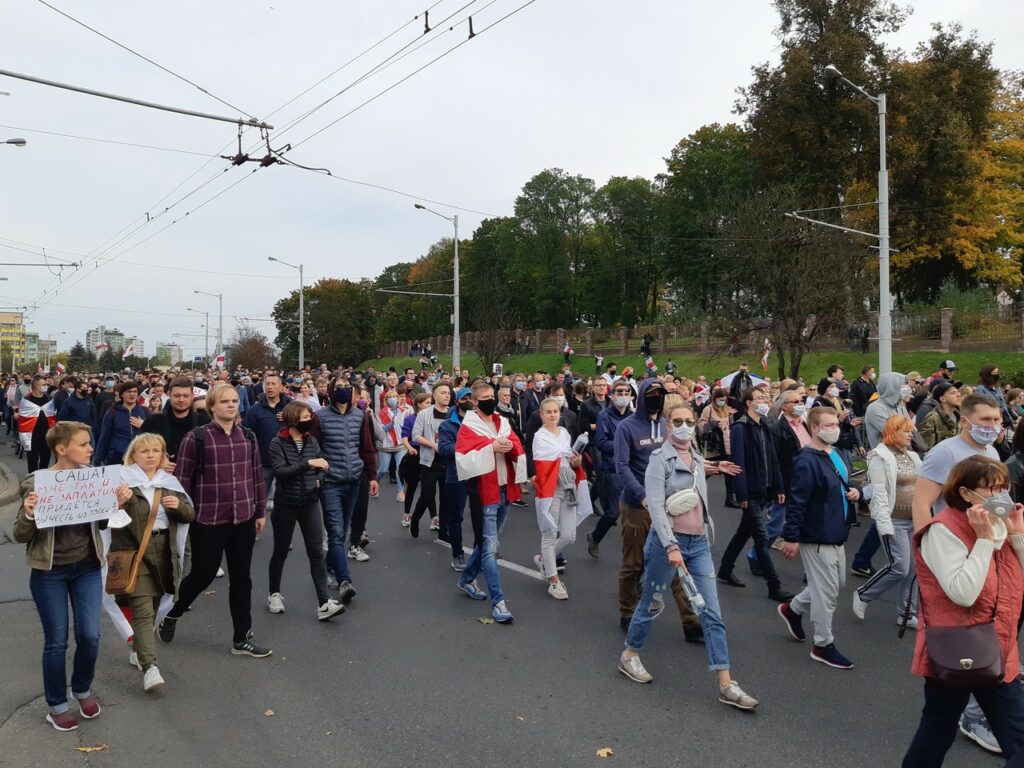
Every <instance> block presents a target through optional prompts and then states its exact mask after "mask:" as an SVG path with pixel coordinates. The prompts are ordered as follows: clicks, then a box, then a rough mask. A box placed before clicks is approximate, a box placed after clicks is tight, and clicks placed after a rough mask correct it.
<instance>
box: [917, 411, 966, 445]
mask: <svg viewBox="0 0 1024 768" xmlns="http://www.w3.org/2000/svg"><path fill="white" fill-rule="evenodd" d="M918 432H920V433H921V438H922V439H923V440H924V442H925V445H927V446H928V450H929V451H930V450H931V449H932V448H934V447H935V446H936V445H938V444H939V443H941V442H942V441H943V440H945V439H946V438H947V437H956V436H957V435H959V434H960V417H959V415H958V414H955V413H954V414H953V415H952V416H947V415H946V413H945V411H943V410H942V408H941V407H940V408H935V409H934V410H933V411H932V412H931V413H929V414H928V415H927V416H926V417H925V420H924V423H923V424H922V425H921V428H920V429H919V430H918Z"/></svg>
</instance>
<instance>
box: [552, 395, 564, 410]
mask: <svg viewBox="0 0 1024 768" xmlns="http://www.w3.org/2000/svg"><path fill="white" fill-rule="evenodd" d="M551 399H552V400H554V401H555V402H556V403H558V407H559V408H561V407H562V406H563V405H565V395H554V396H553V397H552V398H551Z"/></svg>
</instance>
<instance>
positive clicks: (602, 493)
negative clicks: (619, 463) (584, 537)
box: [591, 470, 622, 544]
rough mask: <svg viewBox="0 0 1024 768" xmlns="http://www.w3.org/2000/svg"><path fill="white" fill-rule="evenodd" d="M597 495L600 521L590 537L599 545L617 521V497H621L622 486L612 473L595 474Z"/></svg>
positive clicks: (601, 472)
mask: <svg viewBox="0 0 1024 768" xmlns="http://www.w3.org/2000/svg"><path fill="white" fill-rule="evenodd" d="M597 493H598V498H600V500H601V519H600V520H598V521H597V524H596V525H595V526H594V532H593V533H592V534H591V535H592V536H593V538H594V541H595V542H597V543H599V544H600V543H601V540H602V539H603V538H604V537H605V536H606V535H607V533H608V531H609V530H611V528H612V527H613V526H614V525H615V521H617V520H618V519H619V497H620V496H622V486H621V485H620V484H619V478H618V476H617V475H616V474H615V472H614V471H611V472H605V471H603V470H602V471H599V472H598V473H597Z"/></svg>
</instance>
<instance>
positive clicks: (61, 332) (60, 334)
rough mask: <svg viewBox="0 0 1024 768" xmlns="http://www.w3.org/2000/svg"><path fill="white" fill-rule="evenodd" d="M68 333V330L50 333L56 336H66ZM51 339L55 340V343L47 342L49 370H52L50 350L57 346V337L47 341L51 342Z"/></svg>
mask: <svg viewBox="0 0 1024 768" xmlns="http://www.w3.org/2000/svg"><path fill="white" fill-rule="evenodd" d="M66 334H67V331H60V332H58V333H53V334H50V335H51V336H55V337H56V336H64V335H66ZM51 341H52V342H53V344H47V345H46V370H47V371H49V370H50V352H51V351H52V349H53V347H55V346H57V339H56V338H52V339H47V342H51Z"/></svg>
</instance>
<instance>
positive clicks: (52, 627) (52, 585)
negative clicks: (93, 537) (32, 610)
mask: <svg viewBox="0 0 1024 768" xmlns="http://www.w3.org/2000/svg"><path fill="white" fill-rule="evenodd" d="M29 588H30V589H31V591H32V599H33V600H35V603H36V609H37V610H38V611H39V618H40V619H41V620H42V622H43V689H44V693H45V695H46V703H47V704H48V705H49V707H50V711H51V712H53V713H54V714H58V713H61V712H67V711H68V677H67V664H66V656H67V649H68V600H70V601H71V610H72V611H73V613H74V627H75V661H74V667H73V669H72V672H71V693H72V695H73V696H74V697H75V698H76V699H85V698H88V697H89V696H92V680H93V677H94V676H95V674H96V658H97V657H98V656H99V652H100V610H101V607H100V601H101V600H102V598H103V579H102V576H101V571H100V566H99V563H98V562H97V561H96V560H95V559H93V558H89V559H88V560H84V561H82V562H79V563H72V564H71V565H55V566H53V568H52V569H51V570H49V571H41V570H38V569H35V568H33V569H32V575H31V577H29Z"/></svg>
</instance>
